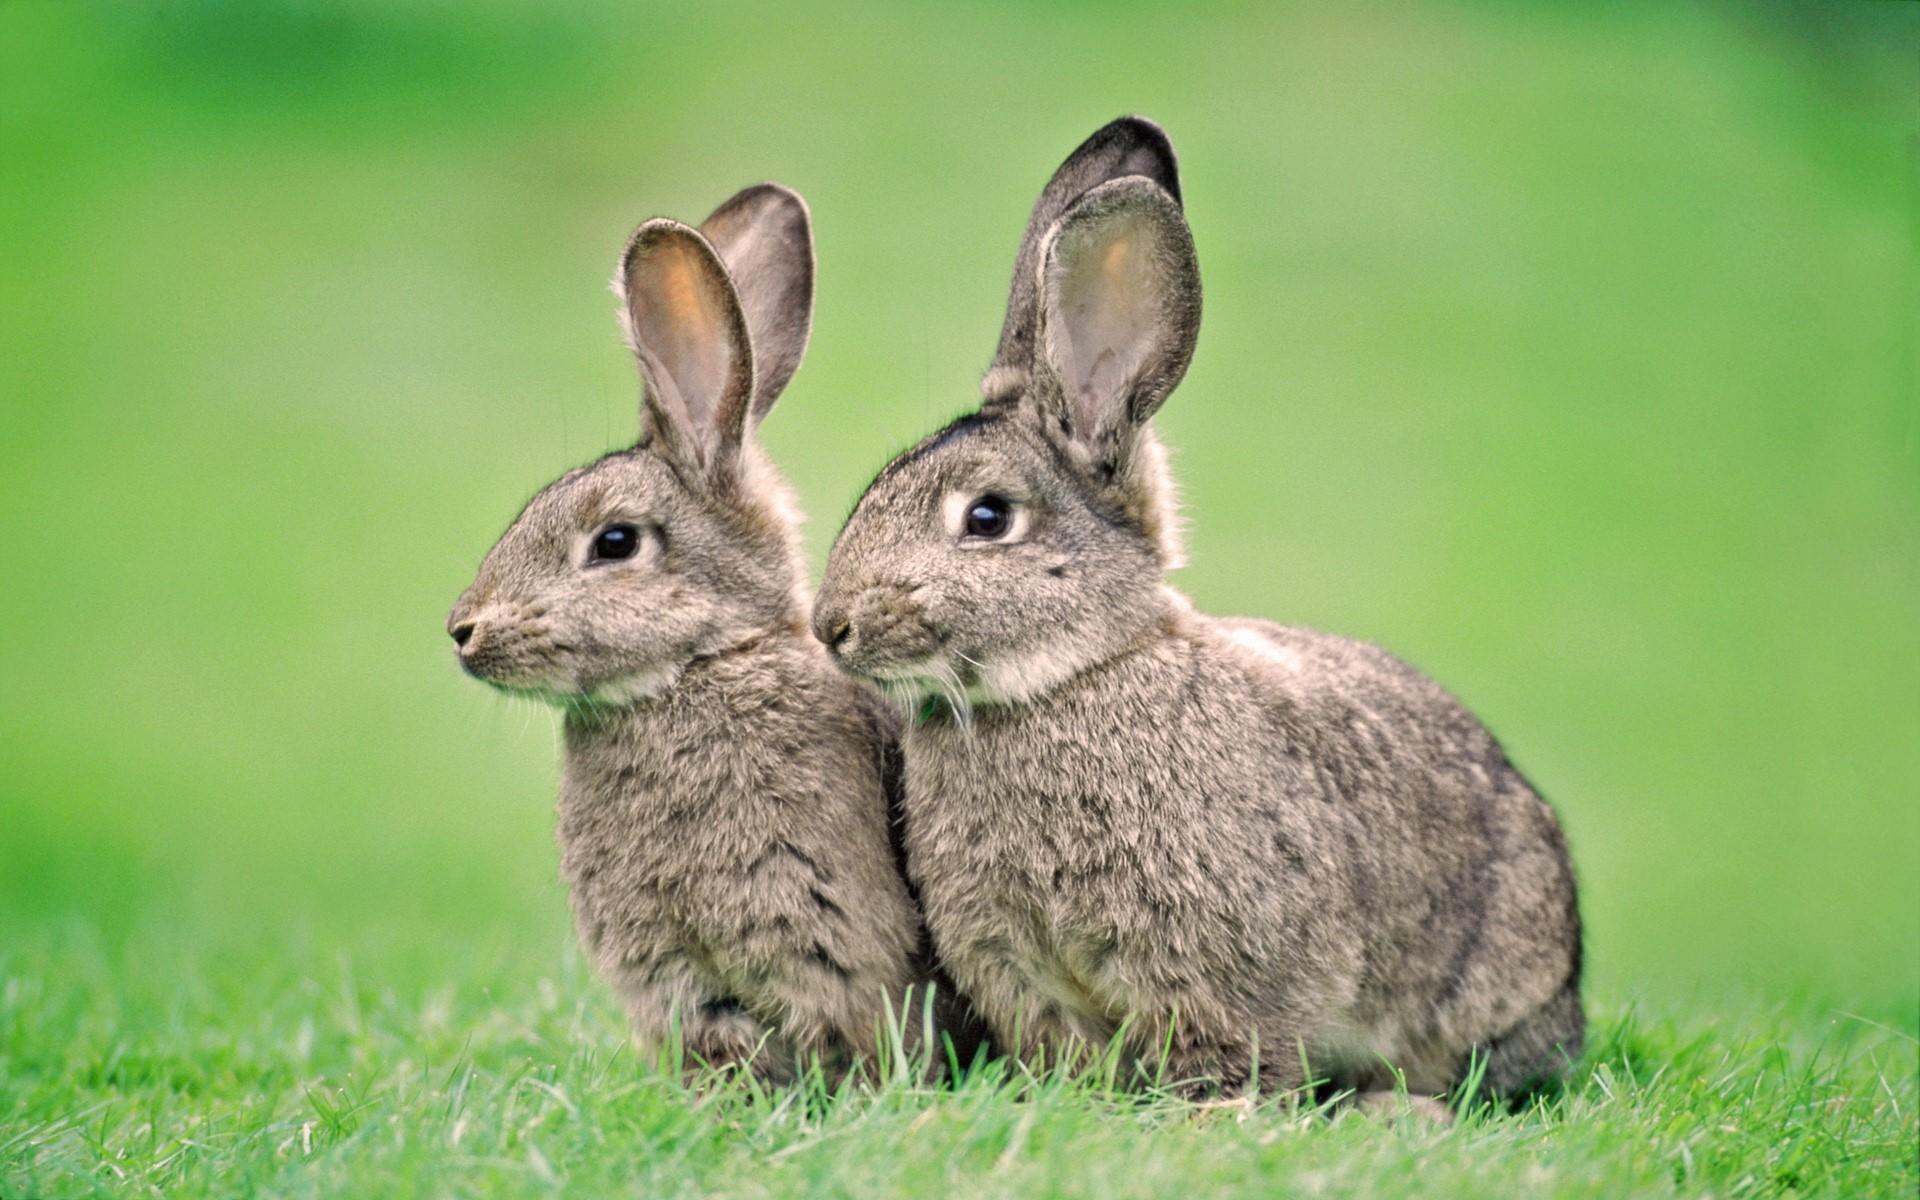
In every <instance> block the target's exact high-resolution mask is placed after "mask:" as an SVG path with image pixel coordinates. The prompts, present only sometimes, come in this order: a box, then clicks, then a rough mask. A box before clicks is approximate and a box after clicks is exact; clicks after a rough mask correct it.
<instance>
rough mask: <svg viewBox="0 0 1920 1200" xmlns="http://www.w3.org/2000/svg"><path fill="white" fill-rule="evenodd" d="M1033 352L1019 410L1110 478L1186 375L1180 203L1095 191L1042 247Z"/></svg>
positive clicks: (1188, 277) (1191, 285)
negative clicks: (1031, 411) (1029, 411)
mask: <svg viewBox="0 0 1920 1200" xmlns="http://www.w3.org/2000/svg"><path fill="white" fill-rule="evenodd" d="M1040 256H1041V265H1040V269H1039V271H1038V272H1037V273H1036V274H1037V287H1038V290H1039V296H1040V302H1039V317H1040V319H1039V326H1040V328H1039V341H1040V348H1039V355H1038V361H1037V363H1036V364H1035V371H1034V383H1033V387H1032V388H1031V389H1030V390H1029V393H1028V395H1027V398H1026V400H1024V401H1023V404H1026V405H1031V406H1034V408H1035V411H1036V412H1037V413H1038V415H1039V416H1040V417H1041V420H1042V422H1043V423H1044V424H1045V425H1046V427H1047V428H1048V431H1049V433H1050V435H1057V434H1060V433H1064V434H1065V437H1066V440H1067V443H1068V446H1069V448H1070V449H1071V450H1072V452H1073V455H1074V457H1075V458H1077V459H1079V460H1080V461H1082V462H1083V463H1084V464H1086V465H1087V466H1089V467H1091V468H1094V469H1096V470H1097V471H1099V472H1100V473H1102V474H1104V475H1107V476H1108V477H1111V476H1112V474H1114V473H1116V472H1118V471H1120V470H1121V469H1122V468H1123V467H1124V466H1125V465H1126V460H1127V457H1128V455H1129V454H1130V453H1131V451H1132V449H1133V445H1134V442H1135V439H1136V435H1137V433H1138V431H1139V429H1140V427H1141V426H1142V425H1144V424H1145V423H1146V421H1147V418H1149V417H1151V416H1152V415H1153V414H1154V412H1155V411H1156V410H1157V409H1158V408H1159V407H1160V404H1161V402H1162V401H1163V400H1165V399H1166V398H1167V393H1169V392H1171V391H1172V390H1173V388H1174V385H1175V384H1178V383H1179V382H1180V378H1181V376H1183V375H1185V374H1186V372H1187V364H1188V363H1189V362H1191V361H1192V359H1193V346H1194V342H1195V341H1196V340H1197V338H1198V337H1199V334H1200V266H1199V262H1198V261H1197V259H1196V258H1195V257H1194V252H1193V236H1192V234H1191V233H1189V232H1188V230H1187V221H1186V217H1185V216H1184V215H1183V214H1182V213H1181V211H1180V205H1179V204H1178V203H1177V202H1176V201H1175V200H1174V198H1173V197H1172V196H1169V195H1168V194H1167V192H1166V190H1165V189H1163V188H1162V187H1161V186H1160V185H1159V184H1157V183H1155V182H1153V181H1152V180H1151V179H1143V178H1141V177H1139V176H1132V177H1129V178H1126V179H1116V180H1113V181H1112V182H1109V183H1103V184H1101V185H1100V186H1099V187H1096V188H1094V189H1093V190H1092V191H1090V192H1088V193H1087V194H1086V195H1085V196H1083V197H1081V199H1080V201H1079V202H1078V203H1076V204H1075V205H1074V206H1073V207H1072V208H1070V209H1068V210H1067V213H1066V215H1065V216H1063V217H1062V218H1061V219H1060V221H1059V222H1058V223H1057V224H1055V226H1054V227H1053V229H1052V230H1051V231H1049V232H1048V234H1047V237H1046V240H1045V241H1044V242H1043V244H1042V246H1041V252H1040Z"/></svg>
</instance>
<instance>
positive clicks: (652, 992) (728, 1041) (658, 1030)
mask: <svg viewBox="0 0 1920 1200" xmlns="http://www.w3.org/2000/svg"><path fill="white" fill-rule="evenodd" d="M614 987H615V990H616V991H617V992H618V993H619V995H620V999H621V1001H622V1002H623V1003H624V1005H625V1007H626V1010H627V1017H628V1019H629V1021H630V1022H631V1025H632V1028H633V1040H634V1044H635V1045H636V1046H637V1047H638V1048H639V1050H640V1051H641V1053H642V1055H644V1056H646V1057H649V1058H654V1059H658V1058H660V1057H661V1055H662V1052H663V1051H665V1050H667V1049H668V1048H669V1046H670V1044H671V1042H672V1039H673V1034H674V1029H675V1026H676V1025H677V1026H678V1028H679V1033H680V1045H681V1049H682V1052H683V1054H684V1057H685V1065H686V1068H687V1069H688V1070H690V1071H691V1070H694V1069H697V1068H699V1067H701V1066H707V1067H729V1066H739V1067H745V1068H747V1069H749V1070H751V1071H753V1073H754V1074H755V1075H756V1076H758V1077H760V1078H761V1079H764V1080H767V1081H768V1082H775V1083H777V1082H780V1081H782V1080H785V1079H787V1078H789V1077H790V1076H791V1070H790V1068H789V1064H788V1060H789V1058H790V1056H789V1055H788V1054H786V1053H785V1052H784V1050H785V1047H784V1046H783V1045H781V1044H779V1040H778V1039H777V1038H776V1037H775V1036H774V1035H773V1033H772V1031H771V1030H770V1029H769V1028H768V1026H767V1025H766V1024H765V1023H764V1022H763V1021H761V1020H760V1019H759V1018H758V1017H756V1016H754V1015H753V1014H752V1013H751V1012H749V1011H748V1010H747V1008H746V1006H745V1005H744V1004H742V1003H741V1002H740V1001H739V1000H738V999H736V998H734V997H731V996H724V995H720V994H717V993H715V992H713V991H712V990H711V989H708V988H705V987H703V986H701V984H700V982H699V980H698V979H697V978H695V976H694V974H693V971H692V969H691V968H690V967H689V965H688V964H687V962H686V961H685V960H684V959H679V958H671V959H666V960H662V961H656V962H654V963H650V964H647V965H646V966H645V967H644V968H641V969H635V968H633V967H628V968H626V969H623V970H620V971H618V972H617V973H615V975H614Z"/></svg>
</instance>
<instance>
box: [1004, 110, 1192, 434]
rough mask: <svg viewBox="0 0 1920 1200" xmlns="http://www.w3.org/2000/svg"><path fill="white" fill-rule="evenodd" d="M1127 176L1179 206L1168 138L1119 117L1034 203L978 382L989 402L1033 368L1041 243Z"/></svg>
mask: <svg viewBox="0 0 1920 1200" xmlns="http://www.w3.org/2000/svg"><path fill="white" fill-rule="evenodd" d="M1127 175H1143V176H1145V177H1146V178H1148V179H1151V180H1153V181H1154V182H1155V183H1157V184H1159V185H1160V189H1161V190H1162V191H1164V192H1165V193H1166V194H1167V195H1168V196H1170V197H1172V199H1173V202H1174V204H1175V205H1176V206H1177V205H1178V204H1179V203H1180V166H1179V163H1178V161H1177V160H1176V159H1175V158H1174V155H1173V143H1172V142H1171V141H1169V140H1168V139H1167V135H1166V132H1165V131H1164V130H1162V129H1161V128H1160V127H1159V126H1158V125H1156V124H1154V123H1153V122H1152V121H1149V120H1147V119H1146V118H1145V117H1121V118H1120V119H1118V120H1116V121H1112V122H1110V123H1108V124H1106V125H1103V126H1102V127H1100V128H1099V129H1098V130H1096V131H1095V132H1094V134H1093V136H1092V137H1090V138H1088V139H1087V140H1086V141H1084V142H1081V143H1080V146H1079V148H1078V149H1076V150H1075V151H1074V152H1073V153H1072V154H1069V155H1067V161H1065V162H1063V163H1061V164H1060V168H1059V170H1057V171H1055V172H1054V173H1053V178H1052V179H1049V180H1048V181H1047V186H1046V187H1045V188H1043V189H1042V190H1041V192H1040V198H1039V199H1038V200H1036V201H1034V205H1033V213H1032V215H1030V216H1029V217H1028V218H1027V231H1026V233H1025V234H1023V235H1022V236H1021V238H1020V252H1019V253H1018V254H1017V255H1015V256H1014V260H1013V285H1012V286H1011V287H1010V288H1009V289H1008V294H1007V320H1006V323H1005V324H1004V325H1002V326H1001V327H1000V348H999V350H998V351H996V352H995V354H994V356H993V366H992V367H991V368H989V369H988V371H987V374H986V377H985V378H984V379H982V380H981V381H980V390H981V392H982V393H984V394H985V396H986V398H987V400H988V401H994V400H1000V399H1004V398H1005V397H1007V396H1009V395H1011V394H1013V393H1016V392H1018V391H1019V390H1020V388H1021V387H1022V386H1024V385H1025V383H1026V381H1027V376H1028V373H1029V372H1030V371H1031V370H1032V368H1033V344H1034V329H1035V327H1036V325H1037V322H1038V317H1039V313H1038V311H1037V309H1036V301H1037V299H1038V297H1037V296H1036V294H1035V282H1036V280H1037V279H1038V277H1039V267H1040V249H1041V243H1042V242H1043V241H1044V240H1045V239H1046V236H1047V233H1048V231H1049V230H1051V229H1052V228H1053V226H1054V223H1055V222H1056V221H1058V220H1059V219H1060V218H1061V217H1062V216H1063V215H1064V214H1065V213H1066V211H1067V209H1068V208H1069V207H1071V206H1072V205H1073V202H1074V201H1076V200H1078V199H1079V198H1080V197H1081V196H1083V195H1085V194H1086V193H1087V192H1088V191H1090V190H1091V189H1093V188H1096V187H1098V186H1099V185H1101V184H1103V183H1105V182H1107V181H1108V180H1110V179H1119V178H1122V177H1124V176H1127Z"/></svg>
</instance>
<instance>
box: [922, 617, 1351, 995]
mask: <svg viewBox="0 0 1920 1200" xmlns="http://www.w3.org/2000/svg"><path fill="white" fill-rule="evenodd" d="M1213 669H1214V668H1213V667H1211V666H1210V664H1209V663H1208V662H1207V661H1206V660H1205V659H1204V658H1203V657H1201V656H1199V655H1196V654H1195V653H1194V652H1193V650H1192V648H1191V647H1190V646H1188V645H1187V644H1185V643H1183V642H1178V641H1170V642H1168V643H1166V644H1162V645H1156V646H1153V647H1150V648H1148V649H1145V650H1142V651H1140V652H1137V653H1136V654H1134V655H1130V656H1128V657H1127V658H1126V659H1123V660H1120V661H1117V662H1114V663H1109V664H1105V665H1103V666H1101V667H1098V668H1095V669H1094V670H1091V671H1089V672H1086V673H1084V674H1083V675H1081V676H1079V677H1076V678H1074V679H1072V680H1069V681H1068V682H1067V683H1065V684H1063V685H1062V686H1061V687H1060V688H1058V689H1056V690H1055V691H1054V692H1053V693H1050V694H1049V695H1048V696H1046V697H1045V698H1044V699H1043V700H1042V701H1041V702H1039V703H1036V704H1033V705H1028V706H1009V707H1005V708H985V709H982V710H981V711H979V712H978V713H976V714H975V716H974V719H973V721H972V722H971V723H966V724H962V723H959V722H956V721H954V720H952V719H951V718H950V717H944V716H940V715H936V716H935V717H934V718H933V719H931V720H928V721H925V722H923V723H921V724H920V725H919V726H917V727H915V728H914V729H912V730H911V731H910V732H909V734H908V736H907V739H906V743H905V747H906V761H907V789H906V790H907V804H908V813H909V824H908V844H909V859H910V862H911V864H912V868H913V871H914V874H915V877H916V879H917V881H918V882H919V885H920V887H921V890H922V897H923V900H924V902H925V905H926V909H927V915H928V920H929V923H930V924H931V925H932V927H933V930H934V934H935V938H936V941H937V943H938V944H939V945H940V946H941V948H942V952H943V953H945V954H949V955H953V956H956V957H958V956H963V955H966V954H968V953H975V954H982V955H993V956H998V957H999V958H1000V959H1002V960H1003V962H1004V965H1005V966H1006V967H1007V968H1009V969H1011V970H1012V971H1013V972H1014V973H1016V974H1017V975H1019V976H1020V977H1022V978H1024V979H1025V980H1026V981H1027V982H1028V984H1029V985H1030V986H1032V987H1034V988H1035V989H1037V990H1039V991H1041V992H1043V993H1046V994H1047V995H1049V996H1050V997H1051V998H1053V999H1054V1000H1056V1001H1057V1002H1059V1003H1061V1004H1062V1005H1063V1006H1066V1007H1068V1008H1069V1009H1070V1010H1073V1011H1078V1012H1080V1013H1082V1014H1083V1015H1084V1016H1086V1017H1088V1018H1098V1019H1099V1020H1100V1021H1107V1020H1110V1015H1111V1014H1117V1013H1121V1012H1125V1011H1130V1010H1134V1009H1136V1008H1137V1007H1139V1006H1141V1005H1143V1004H1152V1003H1155V1002H1156V1001H1157V998H1159V997H1165V996H1173V995H1177V994H1179V993H1181V992H1183V991H1186V990H1188V987H1190V985H1191V983H1192V980H1194V979H1196V978H1208V979H1220V978H1225V977H1228V976H1231V975H1235V974H1238V973H1241V972H1244V971H1247V970H1249V969H1257V970H1267V969H1268V968H1267V967H1266V966H1265V965H1264V964H1271V963H1273V962H1275V961H1280V960H1283V959H1284V958H1285V957H1286V955H1287V953H1288V950H1289V946H1290V944H1291V943H1292V942H1293V941H1295V940H1296V939H1297V937H1298V936H1299V931H1300V928H1301V925H1302V922H1301V921H1300V920H1289V919H1287V914H1288V913H1294V914H1301V913H1305V912H1307V911H1309V910H1310V909H1311V908H1312V905H1313V901H1314V898H1315V896H1316V894H1323V893H1325V892H1327V891H1328V890H1337V889H1338V888H1339V887H1340V883H1339V881H1337V880H1333V879H1330V878H1329V877H1328V870H1327V868H1326V867H1325V865H1324V863H1325V856H1324V855H1322V854H1320V853H1319V849H1320V847H1321V845H1322V844H1323V842H1324V841H1325V840H1326V838H1327V837H1328V836H1329V834H1330V830H1329V828H1328V827H1327V826H1326V825H1324V824H1320V825H1316V824H1313V823H1311V822H1304V821H1298V820H1295V819H1294V818H1293V817H1292V816H1291V815H1290V814H1289V810H1288V808H1287V806H1285V805H1284V804H1281V803H1279V802H1278V799H1277V796H1278V792H1279V790H1280V789H1281V788H1282V787H1283V786H1284V784H1285V781H1284V779H1283V778H1281V777H1279V776H1277V775H1276V773H1275V772H1273V771H1271V770H1266V771H1256V770H1248V769H1246V768H1245V767H1244V766H1243V765H1242V764H1243V763H1244V762H1245V761H1246V758H1247V756H1246V755H1244V754H1236V753H1234V748H1235V747H1240V748H1244V747H1245V746H1247V745H1248V744H1250V743H1260V742H1271V741H1272V740H1273V739H1274V737H1275V731H1274V730H1273V729H1272V728H1270V727H1269V726H1267V725H1265V724H1263V717H1262V714H1261V713H1260V712H1259V711H1258V710H1257V709H1256V708H1254V707H1252V706H1248V705H1242V706H1233V705H1222V704H1220V703H1218V700H1219V696H1220V693H1221V691H1222V690H1223V688H1224V687H1225V685H1226V682H1228V681H1221V680H1214V679H1211V678H1209V675H1210V672H1211V671H1212V670H1213ZM1209 697H1210V698H1209ZM1321 903H1322V905H1323V907H1324V903H1325V901H1324V900H1322V902H1321ZM1102 1027H1104V1026H1100V1025H1096V1026H1095V1028H1094V1030H1093V1032H1098V1029H1099V1028H1102Z"/></svg>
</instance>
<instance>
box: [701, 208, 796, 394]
mask: <svg viewBox="0 0 1920 1200" xmlns="http://www.w3.org/2000/svg"><path fill="white" fill-rule="evenodd" d="M700 232H701V233H702V234H704V235H706V238H707V240H708V241H709V242H711V243H712V244H713V248H714V249H715V250H717V251H718V252H719V254H720V260H721V261H722V262H723V263H725V264H726V268H727V273H728V274H729V275H731V276H732V277H733V286H734V292H735V294H736V295H737V296H738V297H739V299H740V309H741V312H742V314H743V315H744V317H745V318H746V323H747V337H748V340H749V342H750V343H751V344H752V346H753V368H754V377H753V405H752V409H751V413H750V416H751V418H752V420H754V421H755V422H758V421H759V420H760V419H761V418H762V417H765V416H766V415H767V410H768V409H770V408H772V407H773V402H774V401H775V400H777V399H779V397H780V392H781V390H782V389H784V388H785V387H786V386H787V381H788V380H789V379H792V378H793V373H794V371H796V370H798V369H799V367H800V359H801V357H802V356H803V355H805V354H806V352H807V335H808V333H809V332H810V331H811V329H812V326H813V263H814V259H813V222H812V221H811V219H810V218H809V216H808V214H807V202H806V201H805V200H803V199H801V198H800V193H798V192H796V191H794V190H792V189H791V188H786V187H782V186H781V185H779V184H777V183H762V184H756V185H754V186H753V187H750V188H747V189H746V190H745V191H742V192H740V193H738V194H737V195H735V196H734V197H733V198H732V199H731V200H728V201H727V202H726V203H725V204H722V205H721V206H720V207H719V208H716V209H714V210H713V215H712V216H710V217H708V218H707V219H706V220H705V221H704V222H702V223H701V225H700Z"/></svg>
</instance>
